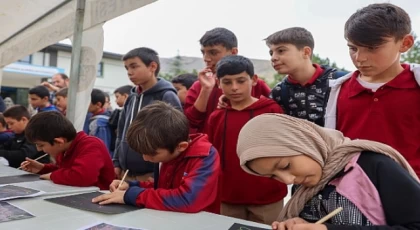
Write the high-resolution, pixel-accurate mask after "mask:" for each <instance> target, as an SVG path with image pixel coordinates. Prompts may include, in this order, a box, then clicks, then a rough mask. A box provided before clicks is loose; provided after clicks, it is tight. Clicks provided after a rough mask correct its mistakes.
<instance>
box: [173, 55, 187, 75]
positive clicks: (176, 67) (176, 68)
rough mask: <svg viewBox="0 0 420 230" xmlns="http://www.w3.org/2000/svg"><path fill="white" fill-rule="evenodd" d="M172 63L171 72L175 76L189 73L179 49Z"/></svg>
mask: <svg viewBox="0 0 420 230" xmlns="http://www.w3.org/2000/svg"><path fill="white" fill-rule="evenodd" d="M171 65H172V68H171V73H172V74H173V76H178V75H180V74H183V73H187V71H185V70H184V69H183V63H182V57H181V55H180V54H179V50H178V53H177V55H176V56H175V58H174V60H173V61H172V63H171Z"/></svg>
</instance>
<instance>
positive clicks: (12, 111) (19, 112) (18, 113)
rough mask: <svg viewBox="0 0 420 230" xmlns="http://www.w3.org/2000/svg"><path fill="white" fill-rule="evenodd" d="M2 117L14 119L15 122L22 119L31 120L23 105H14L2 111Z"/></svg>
mask: <svg viewBox="0 0 420 230" xmlns="http://www.w3.org/2000/svg"><path fill="white" fill-rule="evenodd" d="M3 116H4V117H8V118H12V119H15V120H17V121H20V120H22V118H24V117H26V118H27V119H28V120H29V119H31V115H30V114H29V111H28V109H27V108H25V106H23V105H14V106H12V107H10V108H8V109H7V110H6V111H4V113H3Z"/></svg>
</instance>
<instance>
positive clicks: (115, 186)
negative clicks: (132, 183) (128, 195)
mask: <svg viewBox="0 0 420 230" xmlns="http://www.w3.org/2000/svg"><path fill="white" fill-rule="evenodd" d="M127 174H128V170H127V171H126V172H125V173H124V176H123V178H122V179H121V180H114V181H112V183H111V185H109V191H110V192H114V191H116V190H121V191H125V190H127V189H128V187H129V185H128V183H127V182H125V181H124V180H125V178H126V177H127Z"/></svg>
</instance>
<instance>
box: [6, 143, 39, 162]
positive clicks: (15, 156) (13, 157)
mask: <svg viewBox="0 0 420 230" xmlns="http://www.w3.org/2000/svg"><path fill="white" fill-rule="evenodd" d="M10 141H12V140H10ZM37 154H38V150H36V147H35V145H33V144H29V143H25V144H24V145H22V147H21V148H20V149H15V150H6V149H1V150H0V157H4V158H5V159H6V160H7V161H9V164H10V165H11V166H12V165H17V167H19V165H20V164H21V163H22V162H23V161H25V158H26V157H28V158H31V159H34V158H35V157H37Z"/></svg>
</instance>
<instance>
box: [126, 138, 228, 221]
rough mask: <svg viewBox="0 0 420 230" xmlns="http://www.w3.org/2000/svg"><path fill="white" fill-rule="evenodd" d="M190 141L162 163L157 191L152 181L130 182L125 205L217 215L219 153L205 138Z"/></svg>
mask: <svg viewBox="0 0 420 230" xmlns="http://www.w3.org/2000/svg"><path fill="white" fill-rule="evenodd" d="M190 138H191V143H190V145H189V147H188V149H187V150H185V151H184V152H183V153H181V155H179V156H178V157H177V158H176V159H174V160H172V161H170V162H167V163H162V165H161V168H160V173H159V174H160V175H159V180H158V182H157V183H158V189H156V190H155V189H153V183H151V182H131V183H130V188H129V189H128V190H127V191H126V193H125V195H124V202H125V203H126V204H132V205H136V206H140V207H145V208H150V209H157V210H162V211H176V212H187V213H195V212H200V211H207V212H213V213H219V212H220V198H218V189H217V187H218V178H219V175H220V160H219V154H218V153H217V151H216V149H215V148H214V147H213V146H212V145H211V143H210V142H209V141H208V137H207V135H205V134H192V135H190ZM155 182H156V181H155ZM139 186H140V187H139Z"/></svg>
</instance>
